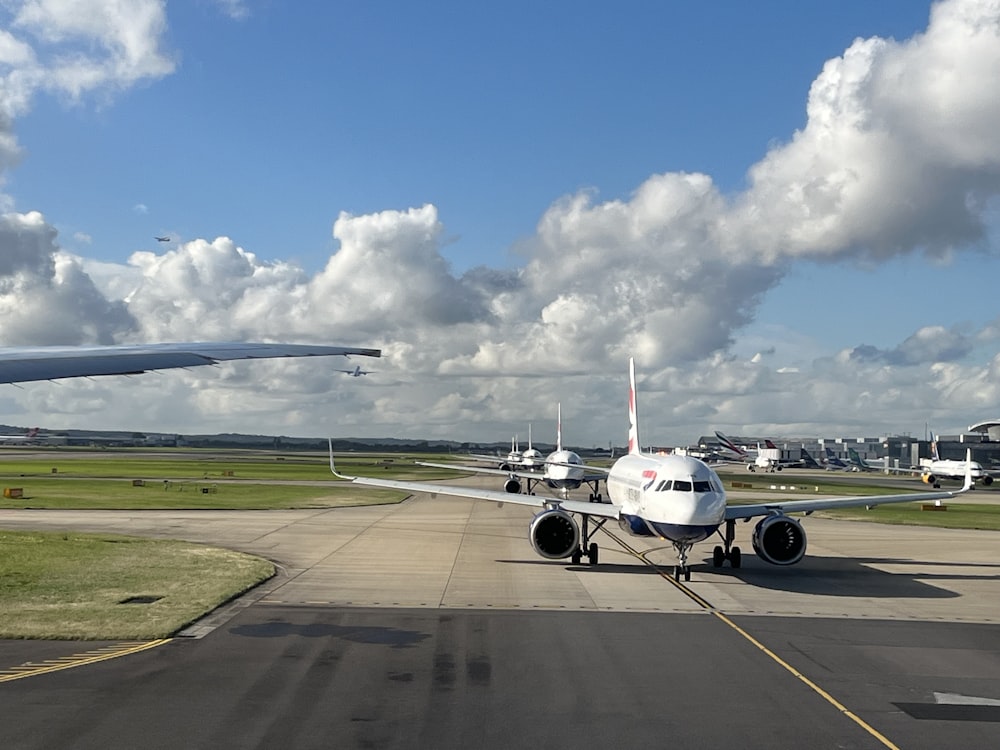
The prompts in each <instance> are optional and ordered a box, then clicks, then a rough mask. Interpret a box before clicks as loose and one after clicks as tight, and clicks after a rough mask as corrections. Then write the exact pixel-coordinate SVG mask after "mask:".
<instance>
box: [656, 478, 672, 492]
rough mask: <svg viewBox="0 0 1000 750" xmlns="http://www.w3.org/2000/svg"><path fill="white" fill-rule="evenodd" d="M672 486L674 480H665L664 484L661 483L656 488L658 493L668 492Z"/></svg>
mask: <svg viewBox="0 0 1000 750" xmlns="http://www.w3.org/2000/svg"><path fill="white" fill-rule="evenodd" d="M672 484H673V481H672V480H670V479H664V480H663V481H662V482H660V483H659V484H658V485H657V486H656V491H657V492H666V491H667V490H669V489H670V485H672Z"/></svg>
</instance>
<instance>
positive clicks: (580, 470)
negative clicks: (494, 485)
mask: <svg viewBox="0 0 1000 750" xmlns="http://www.w3.org/2000/svg"><path fill="white" fill-rule="evenodd" d="M528 435H529V436H530V435H531V429H530V426H529V429H528ZM528 445H529V446H530V445H531V439H530V437H529V439H528ZM529 450H531V449H530V448H529ZM528 452H529V451H525V452H524V453H523V454H522V455H521V463H520V466H521V467H522V468H524V469H525V471H518V470H517V467H516V466H508V467H507V468H499V469H487V468H484V467H478V466H456V465H455V464H439V463H432V462H430V461H417V462H416V463H418V464H419V465H420V466H431V467H434V468H438V469H454V470H456V471H472V472H476V473H478V474H498V475H501V476H505V477H507V480H506V481H505V482H504V485H503V489H504V492H508V493H511V494H518V493H520V492H521V489H522V482H523V483H524V485H523V486H524V491H525V492H526V493H527V494H529V495H530V494H532V491H533V490H534V489H535V487H536V486H537V485H538V484H539V483H543V484H545V485H546V486H547V487H549V488H551V489H554V490H559V491H560V492H561V493H562V495H563V497H566V496H567V495H568V494H569V491H570V490H575V489H577V488H578V487H580V485H582V484H588V485H590V488H591V493H590V502H593V503H599V502H602V501H603V498H602V497H601V493H600V486H599V485H600V481H601V480H602V479H604V472H603V471H600V473H594V472H589V473H588V467H586V466H585V465H584V463H583V459H582V458H580V456H579V454H577V453H575V452H574V451H571V450H566V449H564V448H563V447H562V404H558V405H557V406H556V449H555V450H554V451H553V452H552V453H550V454H549V455H548V456H546V457H545V460H544V461H540V462H539V463H538V464H534V463H532V464H529V463H528V461H529V457H528ZM534 452H535V453H536V454H538V456H541V453H539V452H538V451H537V450H536V451H534ZM532 461H533V457H532ZM539 468H540V469H541V471H540V472H539V471H537V469H539Z"/></svg>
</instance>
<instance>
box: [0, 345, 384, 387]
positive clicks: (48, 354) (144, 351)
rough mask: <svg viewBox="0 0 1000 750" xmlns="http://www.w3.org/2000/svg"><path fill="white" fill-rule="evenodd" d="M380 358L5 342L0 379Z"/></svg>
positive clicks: (246, 348)
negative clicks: (290, 360)
mask: <svg viewBox="0 0 1000 750" xmlns="http://www.w3.org/2000/svg"><path fill="white" fill-rule="evenodd" d="M347 355H358V356H362V357H381V356H382V351H381V350H380V349H359V348H356V347H350V346H313V345H309V344H246V343H231V342H228V343H212V342H197V343H177V344H126V345H119V346H2V347H0V383H26V382H28V381H33V380H56V379H58V378H81V377H89V376H94V375H138V374H140V373H143V372H148V371H150V370H167V369H170V368H174V367H197V366H199V365H216V364H218V363H219V362H224V361H229V360H235V359H273V358H277V357H329V356H347Z"/></svg>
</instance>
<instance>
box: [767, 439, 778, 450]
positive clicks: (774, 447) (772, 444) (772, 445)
mask: <svg viewBox="0 0 1000 750" xmlns="http://www.w3.org/2000/svg"><path fill="white" fill-rule="evenodd" d="M764 447H765V448H770V449H771V450H777V449H778V446H776V445H775V444H774V443H772V442H771V441H770V440H768V439H767V438H764Z"/></svg>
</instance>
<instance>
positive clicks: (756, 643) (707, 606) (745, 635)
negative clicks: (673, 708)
mask: <svg viewBox="0 0 1000 750" xmlns="http://www.w3.org/2000/svg"><path fill="white" fill-rule="evenodd" d="M601 531H603V532H604V533H605V534H607V535H608V536H609V537H611V538H612V539H614V540H615V542H617V543H618V544H619V545H620V546H621V547H622V549H624V550H625V551H626V552H628V553H629V554H630V555H632V556H633V557H635V558H637V559H639V560H640V561H642V562H643V563H644V564H646V565H648V566H649V567H651V568H652V569H653V570H655V571H656V572H657V574H658V575H659V576H660V577H661V578H663V579H664V580H666V581H668V582H670V583H672V584H673V585H674V586H675V587H676V588H677V589H678V590H679V591H681V592H682V593H683V594H684V595H685V596H687V597H688V598H689V599H691V600H692V601H693V602H695V603H696V604H698V605H699V606H700V607H702V608H704V609H705V610H707V611H708V612H709V613H711V614H712V615H715V617H717V618H719V620H720V621H722V622H724V623H725V624H726V625H728V626H729V627H730V628H732V629H733V630H735V631H736V632H737V633H739V634H740V635H741V636H743V638H744V639H745V640H747V641H748V642H749V643H751V644H753V645H754V646H756V647H757V648H758V649H760V651H761V652H762V653H764V654H766V655H767V656H768V657H770V659H771V660H772V661H774V662H775V663H776V664H777V665H778V666H780V667H781V668H782V669H784V670H785V671H787V672H788V673H789V674H791V675H792V676H793V677H795V678H797V679H798V680H799V681H801V682H802V683H803V684H804V685H806V686H807V687H808V688H809V689H810V690H812V691H813V692H814V693H816V695H818V696H820V697H821V698H822V699H823V700H825V701H826V702H827V703H829V704H830V705H831V706H833V707H834V708H836V709H837V710H838V711H840V713H841V714H843V715H844V716H846V717H847V718H849V719H850V720H851V721H853V722H854V723H855V724H857V725H858V726H859V727H861V728H862V729H864V730H865V731H866V732H867V733H868V734H870V735H871V736H872V737H874V738H875V739H876V740H878V741H879V742H880V743H882V745H884V746H885V747H887V748H889V750H899V747H898V746H897V745H895V744H894V743H893V742H892V741H891V740H890V739H889V738H888V737H886V736H885V735H883V734H882V733H881V732H879V731H878V730H877V729H875V727H873V726H872V725H871V724H869V723H868V722H866V721H865V720H864V719H862V718H861V717H860V716H858V715H857V714H855V713H854V712H853V711H851V710H850V709H848V708H847V706H845V705H844V704H843V703H841V702H840V701H838V700H837V699H836V698H834V697H833V696H832V695H830V694H829V693H828V692H827V691H826V690H824V689H823V688H821V687H820V686H819V685H817V684H816V683H815V682H813V681H812V680H810V679H809V678H808V677H806V676H805V675H804V674H802V673H801V672H800V671H799V670H797V669H795V667H793V666H792V665H791V664H789V663H788V662H786V661H785V660H784V659H782V658H781V657H780V656H778V655H777V654H776V653H774V652H773V651H772V650H771V649H769V648H768V647H767V646H765V645H764V644H763V643H761V642H760V641H758V640H757V639H756V638H754V637H753V636H752V635H750V634H749V633H748V632H747V631H745V630H744V629H743V628H741V627H740V626H739V625H737V624H736V623H735V622H733V621H732V620H730V619H729V618H728V617H727V616H726V614H725V613H724V612H721V611H720V610H718V609H716V608H715V607H714V606H712V604H711V603H710V602H709V601H707V600H706V599H704V598H703V597H701V596H699V595H698V594H697V593H695V592H694V591H692V590H691V589H689V588H688V587H687V586H685V585H684V584H683V583H681V582H680V581H675V580H674V578H673V576H671V575H668V574H667V573H666V572H664V571H663V570H661V569H660V567H659V566H658V565H656V564H655V563H653V562H650V561H649V560H648V559H646V556H645V553H642V552H639V551H638V550H636V549H634V548H633V547H632V546H631V545H629V544H628V543H626V542H625V541H624V540H622V539H619V538H618V537H617V536H615V535H614V534H612V533H611V532H610V531H608V530H607V529H604V528H602V529H601Z"/></svg>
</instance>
